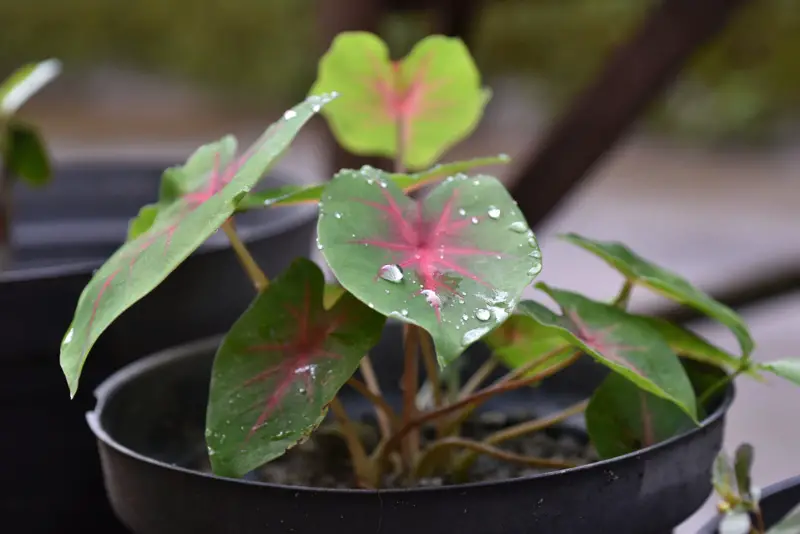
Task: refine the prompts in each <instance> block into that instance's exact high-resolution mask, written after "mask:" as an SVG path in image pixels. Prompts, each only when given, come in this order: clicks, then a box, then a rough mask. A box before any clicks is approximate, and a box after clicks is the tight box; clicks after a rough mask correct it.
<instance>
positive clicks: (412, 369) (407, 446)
mask: <svg viewBox="0 0 800 534" xmlns="http://www.w3.org/2000/svg"><path fill="white" fill-rule="evenodd" d="M403 334H404V335H403V349H404V357H403V378H402V381H403V382H402V386H403V415H402V417H403V426H404V427H406V426H408V425H409V424H410V422H411V421H412V420H413V418H414V417H415V415H416V413H417V406H416V402H417V390H418V388H419V367H418V363H419V362H418V359H417V358H418V349H419V338H420V335H419V334H420V331H419V327H418V326H416V325H412V324H406V325H403ZM403 437H404V439H403V441H402V446H401V455H402V457H403V461H404V462H405V464H406V466H407V467H411V465H412V462H413V458H414V456H415V455H416V453H417V452H419V431H418V430H417V429H416V428H410V429H409V431H407V432H406V434H405V435H404V436H403Z"/></svg>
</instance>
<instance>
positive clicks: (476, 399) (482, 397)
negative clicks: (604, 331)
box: [374, 352, 580, 459]
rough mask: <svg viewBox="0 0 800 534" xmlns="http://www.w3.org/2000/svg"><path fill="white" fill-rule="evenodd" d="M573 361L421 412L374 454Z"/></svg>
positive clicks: (384, 454) (572, 359) (570, 360)
mask: <svg viewBox="0 0 800 534" xmlns="http://www.w3.org/2000/svg"><path fill="white" fill-rule="evenodd" d="M579 355H580V353H579V352H578V353H576V354H575V357H577V356H579ZM572 361H574V358H570V359H568V360H565V361H564V362H562V363H561V364H559V365H558V366H553V367H550V368H548V369H545V370H544V371H542V372H540V373H537V374H535V375H533V376H530V377H527V378H524V379H520V380H514V381H510V382H503V383H495V384H493V385H491V386H489V387H487V388H484V389H482V390H480V391H478V392H477V393H473V394H472V395H470V396H468V397H465V398H463V399H461V400H459V401H457V402H454V403H453V404H449V405H447V406H442V407H441V408H439V409H438V410H431V411H429V412H426V413H423V414H421V415H419V416H417V417H415V418H413V419H410V420H408V421H406V422H404V424H403V426H402V427H401V428H400V430H398V431H397V432H395V433H394V435H392V437H391V438H389V439H388V440H387V441H385V442H383V443H381V444H380V445H379V446H378V448H377V449H376V451H375V452H374V455H375V456H376V457H377V458H378V459H382V458H385V457H386V455H387V454H388V453H390V452H392V451H393V450H394V449H396V448H397V447H398V445H399V444H400V443H401V442H402V440H403V438H405V436H406V435H407V434H408V433H409V432H412V431H414V430H415V429H417V428H418V427H419V426H420V425H424V424H425V423H427V422H429V421H433V420H434V419H437V418H439V417H442V416H444V415H447V414H450V413H452V412H455V411H457V410H460V409H461V408H463V407H465V406H469V407H470V409H472V410H474V409H475V408H477V407H478V406H480V405H481V404H482V403H484V402H485V401H487V400H488V399H490V398H492V397H494V396H495V395H499V394H500V393H505V392H508V391H514V390H516V389H519V388H522V387H525V386H529V385H531V384H534V383H536V382H539V381H541V380H543V379H544V378H547V377H548V376H550V375H553V374H555V373H556V372H558V371H559V370H561V369H562V368H564V367H566V366H567V365H569V364H570V363H572ZM501 380H502V379H501ZM498 382H499V381H498Z"/></svg>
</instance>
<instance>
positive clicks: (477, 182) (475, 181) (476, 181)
mask: <svg viewBox="0 0 800 534" xmlns="http://www.w3.org/2000/svg"><path fill="white" fill-rule="evenodd" d="M472 185H481V182H480V180H472Z"/></svg>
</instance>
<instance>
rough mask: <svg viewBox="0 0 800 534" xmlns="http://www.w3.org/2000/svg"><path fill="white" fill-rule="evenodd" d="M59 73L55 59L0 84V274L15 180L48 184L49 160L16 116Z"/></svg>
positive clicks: (5, 262)
mask: <svg viewBox="0 0 800 534" xmlns="http://www.w3.org/2000/svg"><path fill="white" fill-rule="evenodd" d="M60 71H61V64H60V63H59V62H58V61H57V60H55V59H49V60H47V61H43V62H41V63H30V64H28V65H25V66H23V67H20V68H19V69H17V70H16V71H15V72H14V73H12V74H11V75H10V76H9V77H8V78H6V80H5V81H3V82H2V84H0V157H2V167H0V272H2V271H4V270H5V269H7V268H8V266H9V264H10V263H11V211H12V205H13V200H12V191H13V185H14V180H15V179H20V180H23V181H24V182H25V183H27V184H28V185H31V186H33V187H42V186H44V185H46V184H47V183H48V182H49V181H50V177H51V169H50V160H49V157H48V155H47V149H46V148H45V145H44V141H43V140H42V138H41V136H40V134H39V132H38V130H37V129H36V128H35V127H34V126H32V125H30V124H27V123H25V122H23V121H21V120H19V119H18V118H17V116H16V114H17V111H18V110H19V108H20V107H22V105H23V104H25V102H27V101H28V100H29V99H30V98H31V97H32V96H33V95H34V94H36V93H37V92H38V91H39V90H40V89H42V87H44V86H45V85H47V84H48V83H50V82H51V81H52V80H53V79H54V78H55V77H56V76H58V74H59V72H60Z"/></svg>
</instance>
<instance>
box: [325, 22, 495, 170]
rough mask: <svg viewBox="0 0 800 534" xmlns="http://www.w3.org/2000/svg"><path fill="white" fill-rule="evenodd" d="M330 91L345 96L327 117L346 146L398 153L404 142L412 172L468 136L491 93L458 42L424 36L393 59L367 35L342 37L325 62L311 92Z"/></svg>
mask: <svg viewBox="0 0 800 534" xmlns="http://www.w3.org/2000/svg"><path fill="white" fill-rule="evenodd" d="M331 91H336V92H338V93H340V94H341V98H340V99H338V100H337V101H336V102H334V103H333V104H332V105H330V106H328V108H326V109H325V111H324V112H323V114H324V115H325V117H326V118H327V119H328V123H329V124H330V127H331V130H332V131H333V133H334V135H335V136H336V138H337V139H338V140H339V143H341V145H342V146H343V147H345V148H346V149H347V150H349V151H351V152H354V153H357V154H363V155H376V156H386V157H395V156H396V154H397V152H398V146H402V153H403V154H402V155H403V163H404V164H405V165H406V166H407V167H408V168H413V169H420V168H424V167H428V166H430V165H432V164H433V163H434V162H435V161H436V160H437V159H439V157H440V156H441V155H442V153H444V151H445V150H446V149H448V148H449V147H451V146H452V145H454V144H455V143H457V142H458V141H459V140H461V139H463V138H464V137H465V136H466V135H468V134H469V133H470V132H471V131H472V130H473V129H474V128H475V126H476V125H477V124H478V121H479V120H480V117H481V115H482V113H483V107H484V106H485V105H486V102H487V101H488V100H489V97H490V93H489V91H487V90H485V89H483V88H482V87H481V80H480V73H479V72H478V69H477V67H476V66H475V62H474V61H473V60H472V57H471V56H470V54H469V50H468V49H467V47H466V46H465V45H464V43H463V42H461V40H460V39H456V38H452V37H444V36H442V35H432V36H429V37H426V38H425V39H423V40H422V41H420V42H419V43H417V44H416V46H415V47H414V49H413V50H412V51H411V53H410V54H409V55H408V56H407V57H406V58H405V59H403V60H402V61H396V62H393V61H391V60H390V59H389V49H388V47H387V46H386V44H385V43H384V42H383V41H382V40H381V39H380V38H379V37H378V36H376V35H373V34H371V33H366V32H344V33H341V34H339V35H338V36H337V37H336V38H335V39H334V40H333V43H332V44H331V47H330V49H329V50H328V51H327V52H326V53H325V55H324V56H323V57H322V59H321V60H320V62H319V72H318V78H317V82H316V84H315V85H314V87H313V88H312V89H311V94H317V93H321V92H331ZM401 136H402V137H401ZM401 138H402V143H400V142H398V141H399V139H401Z"/></svg>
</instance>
